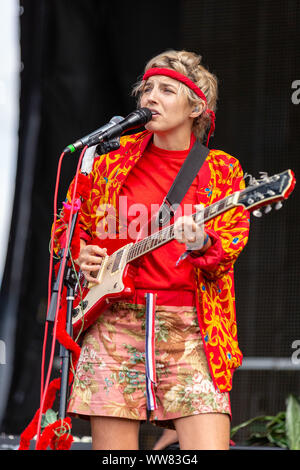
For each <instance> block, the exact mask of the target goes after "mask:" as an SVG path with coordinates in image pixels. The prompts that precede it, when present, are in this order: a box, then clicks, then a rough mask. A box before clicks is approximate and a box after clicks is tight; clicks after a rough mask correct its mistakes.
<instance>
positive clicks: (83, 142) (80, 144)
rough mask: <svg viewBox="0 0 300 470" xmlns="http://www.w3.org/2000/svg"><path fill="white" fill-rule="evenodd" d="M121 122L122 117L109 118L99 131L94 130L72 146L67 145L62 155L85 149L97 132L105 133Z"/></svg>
mask: <svg viewBox="0 0 300 470" xmlns="http://www.w3.org/2000/svg"><path fill="white" fill-rule="evenodd" d="M123 120H124V118H123V117H122V116H114V117H113V118H111V120H110V121H109V122H108V123H107V124H104V126H102V127H99V129H96V130H95V131H94V132H92V133H91V134H88V135H86V136H85V137H82V138H81V139H78V140H76V142H74V143H73V144H71V145H68V146H67V147H66V148H65V150H64V153H73V152H75V151H76V150H78V149H81V148H82V147H85V146H86V145H88V143H89V139H90V138H91V137H93V136H95V135H98V134H99V132H100V133H101V132H104V131H106V130H107V129H109V128H110V127H112V126H114V125H116V124H117V123H118V122H120V121H123Z"/></svg>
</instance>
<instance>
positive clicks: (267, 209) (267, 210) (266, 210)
mask: <svg viewBox="0 0 300 470" xmlns="http://www.w3.org/2000/svg"><path fill="white" fill-rule="evenodd" d="M271 210H272V206H271V204H269V205H268V206H266V208H265V214H267V213H268V212H271Z"/></svg>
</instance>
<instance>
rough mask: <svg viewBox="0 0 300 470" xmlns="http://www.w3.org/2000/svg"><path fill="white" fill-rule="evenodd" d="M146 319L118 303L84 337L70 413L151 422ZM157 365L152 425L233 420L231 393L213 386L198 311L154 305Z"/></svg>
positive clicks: (140, 312) (140, 309) (140, 308)
mask: <svg viewBox="0 0 300 470" xmlns="http://www.w3.org/2000/svg"><path fill="white" fill-rule="evenodd" d="M145 315H146V309H145V306H144V305H135V304H130V303H124V302H117V303H115V304H114V305H113V306H112V307H110V308H109V309H108V310H106V311H105V312H103V313H102V314H101V316H100V317H99V319H98V320H97V322H96V323H95V324H94V325H93V326H92V327H91V328H90V329H89V330H88V331H87V332H86V334H85V337H84V340H83V343H82V349H81V356H80V359H79V361H78V365H77V369H76V374H75V378H74V382H73V387H72V391H71V394H70V400H69V406H68V412H69V413H71V414H76V415H85V416H86V417H88V416H111V417H119V418H120V417H121V418H127V419H135V420H146V419H147V396H146V376H145V320H146V318H145ZM155 362H156V363H155V365H156V379H157V383H156V386H155V388H154V390H155V397H156V402H157V409H156V410H154V411H151V412H150V415H148V419H149V420H150V421H152V422H153V424H156V425H159V426H162V427H167V428H170V429H174V425H173V420H174V419H176V418H181V417H184V416H191V415H196V414H200V413H227V414H229V415H230V416H231V410H230V400H229V394H228V393H227V392H226V393H221V392H219V391H217V390H215V387H214V385H213V382H212V378H211V375H210V372H209V368H208V364H207V359H206V355H205V352H204V349H203V343H202V338H201V333H200V329H199V326H198V321H197V312H196V308H195V307H190V306H189V307H174V306H159V305H157V306H156V309H155ZM82 417H83V416H82Z"/></svg>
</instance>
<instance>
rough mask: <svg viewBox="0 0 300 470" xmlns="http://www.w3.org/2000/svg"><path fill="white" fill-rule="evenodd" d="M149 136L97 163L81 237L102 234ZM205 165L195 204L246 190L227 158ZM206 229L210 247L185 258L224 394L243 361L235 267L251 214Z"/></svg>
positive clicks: (124, 142)
mask: <svg viewBox="0 0 300 470" xmlns="http://www.w3.org/2000/svg"><path fill="white" fill-rule="evenodd" d="M151 137H152V133H150V132H148V131H144V132H141V133H139V134H134V135H130V136H123V137H121V145H120V148H119V149H118V150H117V151H114V152H111V153H108V154H106V155H101V156H99V157H97V158H96V159H95V161H94V166H93V171H92V172H91V173H90V175H89V180H90V183H91V192H90V196H89V198H88V199H87V200H86V201H85V203H84V204H83V205H82V207H81V209H80V213H79V224H80V229H81V233H82V234H83V236H82V237H83V238H85V239H87V237H88V238H89V239H91V240H93V239H95V238H97V233H99V230H100V227H101V231H102V230H107V226H108V223H107V215H108V214H110V211H109V210H108V208H109V207H112V206H113V207H114V208H116V207H117V198H118V194H119V191H120V189H121V187H122V184H123V183H124V181H125V178H126V176H127V175H128V173H129V171H130V170H131V168H133V166H134V165H135V163H136V162H137V161H138V160H139V158H140V157H141V156H142V154H143V151H144V149H145V148H146V146H147V144H148V142H149V141H150V139H151ZM204 165H206V170H207V166H208V170H209V171H208V172H207V171H206V172H207V174H208V175H209V177H208V180H207V181H206V182H205V185H204V186H203V185H201V184H202V183H201V179H199V181H200V184H199V188H198V191H197V204H200V203H201V204H203V205H205V206H207V205H210V204H212V203H214V202H216V201H218V200H221V199H223V198H224V197H225V196H228V195H229V194H231V193H232V192H234V191H238V190H241V189H244V187H245V183H244V179H243V172H242V169H241V166H240V164H239V161H238V160H237V159H235V158H234V157H232V156H231V155H228V154H227V153H225V152H222V151H220V150H210V152H209V155H208V157H207V158H206V161H205V163H204ZM204 165H203V167H204ZM203 167H202V168H203ZM200 172H201V170H200ZM71 187H72V185H71V186H70V188H69V191H68V195H67V199H69V200H70V197H71V194H72V192H71ZM64 230H65V225H64V223H60V221H58V224H57V229H56V232H55V251H57V250H58V249H59V248H60V243H61V239H62V235H63V233H64ZM205 231H206V232H207V233H208V234H209V235H210V238H211V240H212V246H211V247H210V248H209V249H208V250H207V251H206V253H205V254H204V255H202V256H198V257H192V256H189V257H188V259H189V261H190V262H191V263H192V264H193V266H194V269H195V280H196V283H195V289H196V293H197V295H196V299H197V315H198V322H199V327H200V330H201V334H202V339H203V344H204V348H205V352H206V357H207V360H208V364H209V367H210V372H211V375H212V379H213V382H214V385H215V387H216V389H218V390H219V391H221V392H225V391H230V390H231V388H232V377H233V373H234V371H235V369H236V368H238V367H239V366H240V365H241V363H242V357H243V356H242V352H241V351H240V349H239V345H238V339H237V324H236V311H235V291H234V269H233V266H234V263H235V261H236V259H237V257H238V255H239V254H240V253H241V251H242V249H243V248H244V247H245V245H246V243H247V240H248V233H249V213H248V212H247V211H246V210H245V209H243V208H242V207H240V206H239V207H236V208H234V209H231V210H229V211H227V212H224V213H222V214H221V215H218V216H217V217H215V218H214V219H212V220H210V221H209V222H207V223H206V224H205ZM86 235H87V236H86Z"/></svg>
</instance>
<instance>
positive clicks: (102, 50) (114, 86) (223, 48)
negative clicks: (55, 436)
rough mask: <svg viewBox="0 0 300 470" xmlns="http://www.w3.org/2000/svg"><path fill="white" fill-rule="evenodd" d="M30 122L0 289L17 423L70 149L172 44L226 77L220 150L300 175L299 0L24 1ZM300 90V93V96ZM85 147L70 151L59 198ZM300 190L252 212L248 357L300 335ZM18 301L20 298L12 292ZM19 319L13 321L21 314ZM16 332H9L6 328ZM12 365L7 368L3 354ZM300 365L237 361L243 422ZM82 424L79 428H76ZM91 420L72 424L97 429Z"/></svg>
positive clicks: (239, 285) (253, 167) (35, 392)
mask: <svg viewBox="0 0 300 470" xmlns="http://www.w3.org/2000/svg"><path fill="white" fill-rule="evenodd" d="M20 4H21V6H22V7H23V8H24V13H23V14H22V16H21V17H20V26H21V30H20V31H21V34H20V45H21V53H22V62H23V69H22V72H21V96H20V132H19V153H18V171H17V178H16V193H15V203H14V212H13V217H12V226H11V235H10V242H9V248H8V255H7V262H6V267H5V272H4V278H3V282H2V290H1V329H0V337H1V338H4V339H5V340H6V342H7V344H8V345H10V348H8V349H9V350H11V354H10V355H9V358H10V361H9V363H7V364H6V365H5V367H6V369H5V370H6V371H9V373H6V374H4V380H5V381H6V388H7V392H8V393H7V403H6V409H5V412H4V413H3V416H2V417H1V416H0V419H1V418H2V425H1V431H4V432H6V433H20V432H21V431H22V429H23V428H24V427H25V426H26V424H27V423H28V421H29V420H30V419H31V418H32V415H33V413H34V412H35V410H36V409H37V408H38V406H39V387H40V362H41V348H42V340H43V333H44V323H45V308H46V302H47V278H48V266H49V232H50V227H51V223H52V218H53V194H54V186H55V177H56V170H57V164H58V159H59V155H60V153H61V152H62V150H63V148H64V147H65V146H66V145H67V144H69V143H71V142H73V141H74V140H76V139H77V138H79V137H80V136H83V135H86V134H87V133H88V132H90V131H91V130H94V129H96V128H98V127H99V126H100V125H102V124H104V123H105V122H107V121H108V120H109V119H110V118H111V117H112V116H113V115H116V114H118V115H122V116H125V115H127V114H128V113H129V112H131V111H132V110H133V109H135V102H134V100H133V98H132V97H131V96H130V92H131V88H132V85H133V84H134V83H135V81H136V80H137V77H138V76H140V75H141V73H142V71H143V67H144V65H145V63H146V61H147V60H148V59H149V58H150V57H152V56H153V55H155V54H157V53H159V52H161V51H163V50H165V49H169V48H172V49H187V50H193V51H195V52H197V53H199V54H201V55H202V57H203V62H204V64H205V65H207V66H208V67H209V69H210V70H211V71H212V72H214V73H215V74H216V75H217V76H218V78H219V86H220V99H219V104H218V111H217V121H216V132H215V137H214V138H213V139H212V140H211V142H210V145H211V147H212V148H219V149H223V150H225V151H226V152H228V153H230V154H232V155H234V156H236V157H237V158H239V160H240V162H241V164H242V167H243V168H244V171H246V172H248V173H251V174H253V175H255V176H258V174H259V171H267V172H268V173H269V174H273V173H276V172H279V171H283V170H285V169H287V168H292V169H293V170H294V171H295V173H296V176H297V173H299V163H298V158H299V157H298V154H299V143H298V131H299V114H300V105H297V102H296V101H295V100H292V94H293V92H294V89H293V88H292V86H293V85H292V84H293V82H294V81H295V80H297V79H298V80H299V79H300V70H299V59H300V49H299V44H300V41H299V39H300V38H299V29H300V28H299V25H300V22H299V20H300V4H299V1H296V0H288V1H269V0H261V1H252V2H242V1H235V0H233V1H229V2H227V1H226V2H221V1H217V0H204V1H201V0H200V1H196V0H186V1H184V0H182V1H176V0H172V1H164V2H162V1H153V0H152V1H151V2H140V1H135V0H134V1H128V2H126V3H125V2H118V1H114V0H111V1H98V0H73V1H71V0H30V1H28V0H22V1H21V3H20ZM293 101H294V102H293ZM77 161H78V155H77V154H75V155H73V156H70V157H68V158H67V157H66V158H65V160H64V163H63V171H62V178H61V184H60V192H59V201H62V200H63V199H64V196H65V191H66V189H67V186H68V184H69V181H70V179H71V178H72V176H73V174H74V173H75V168H76V165H77ZM298 203H299V194H298V189H297V187H296V189H295V191H294V193H293V194H292V196H291V198H290V199H289V200H288V202H287V203H286V204H285V205H284V208H283V209H282V210H281V211H278V212H275V211H272V212H271V214H269V215H268V216H265V217H263V218H262V219H254V220H253V219H252V224H251V235H250V240H249V243H248V246H247V248H246V250H245V251H244V253H243V254H242V255H241V257H240V259H239V261H238V263H237V265H236V291H237V318H238V324H239V340H240V344H241V348H242V350H243V353H244V356H245V357H249V356H250V357H278V358H279V357H285V358H290V357H291V355H292V352H293V350H292V342H293V341H294V340H296V339H300V321H299V281H298V273H299V269H298V263H299V255H300V248H299V243H298V241H299V225H300V224H299V219H298ZM12 299H13V301H12ZM14 322H15V323H14ZM9 335H10V336H9ZM1 367H4V366H1ZM299 385H300V380H299V372H298V371H297V372H296V371H292V372H288V371H247V370H245V371H242V369H241V370H240V371H238V372H237V373H236V375H235V380H234V389H233V392H232V394H231V397H232V398H231V399H232V411H233V424H236V423H237V422H239V421H241V420H243V419H247V418H249V417H251V416H254V415H256V414H262V413H273V412H274V413H275V412H277V411H279V409H283V408H284V406H285V405H284V401H285V398H286V395H287V393H297V394H298V393H299ZM76 426H77V428H76ZM86 426H87V425H86V423H84V424H82V423H81V421H80V422H79V423H77V424H76V425H75V429H76V430H77V431H78V433H86V432H87V427H86Z"/></svg>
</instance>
